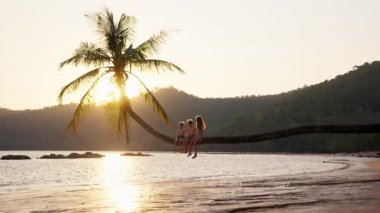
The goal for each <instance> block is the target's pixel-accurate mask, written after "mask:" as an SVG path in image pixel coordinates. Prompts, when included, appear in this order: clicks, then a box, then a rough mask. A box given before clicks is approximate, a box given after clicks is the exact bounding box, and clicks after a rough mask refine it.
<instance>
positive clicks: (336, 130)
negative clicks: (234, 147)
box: [201, 124, 380, 144]
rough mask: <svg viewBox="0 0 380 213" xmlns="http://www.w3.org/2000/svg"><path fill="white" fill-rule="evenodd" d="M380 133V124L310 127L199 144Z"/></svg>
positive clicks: (218, 139)
mask: <svg viewBox="0 0 380 213" xmlns="http://www.w3.org/2000/svg"><path fill="white" fill-rule="evenodd" d="M370 133H380V124H365V125H310V126H299V127H294V128H290V129H284V130H279V131H274V132H266V133H260V134H253V135H244V136H235V137H205V138H204V139H203V140H202V143H201V144H234V143H256V142H261V141H267V140H273V139H279V138H287V137H291V136H296V135H305V134H370Z"/></svg>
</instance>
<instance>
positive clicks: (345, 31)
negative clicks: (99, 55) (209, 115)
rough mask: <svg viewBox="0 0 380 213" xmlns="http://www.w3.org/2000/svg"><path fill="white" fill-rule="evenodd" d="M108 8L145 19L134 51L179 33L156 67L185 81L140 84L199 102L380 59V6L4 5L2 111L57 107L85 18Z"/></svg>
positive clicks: (87, 35) (342, 1)
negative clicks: (178, 70) (164, 63)
mask: <svg viewBox="0 0 380 213" xmlns="http://www.w3.org/2000/svg"><path fill="white" fill-rule="evenodd" d="M106 7H107V8H109V9H110V10H112V11H113V12H114V13H115V14H116V15H120V14H121V13H126V14H128V15H134V16H136V18H137V19H138V23H137V36H136V40H137V42H139V41H143V40H145V39H147V38H148V37H149V36H150V35H152V34H154V33H157V32H158V31H160V30H161V29H164V30H179V31H174V32H173V33H172V34H171V35H170V37H169V39H168V42H167V44H166V45H165V46H164V47H163V49H162V52H161V54H160V55H159V56H158V57H157V58H161V59H165V60H169V61H172V62H174V63H175V64H177V65H179V66H180V67H182V68H183V69H184V70H185V71H186V74H184V75H180V74H163V75H160V76H156V75H154V76H143V78H144V79H145V80H146V81H147V84H148V86H150V87H151V88H153V87H156V86H158V87H166V86H174V87H176V88H178V89H180V90H183V91H185V92H187V93H191V94H194V95H197V96H200V97H231V96H240V95H264V94H276V93H280V92H285V91H288V90H292V89H295V88H298V87H302V86H303V85H310V84H314V83H318V82H321V81H324V80H325V79H331V78H333V77H334V76H336V75H338V74H343V73H345V72H347V71H349V70H351V69H352V67H353V66H354V65H360V64H362V63H364V62H366V61H374V60H378V59H379V58H380V13H379V11H380V1H378V0H373V1H370V0H356V1H351V0H314V1H308V0H261V1H259V0H257V1H256V0H246V1H243V0H228V1H222V0H215V1H211V0H193V1H190V0H188V1H180V0H164V1H158V0H152V1H143V0H135V1H131V0H120V1H116V0H115V1H100V0H81V1H79V0H61V1H58V0H56V1H51V0H33V1H28V0H24V1H21V0H12V1H6V0H0V14H1V19H0V26H1V28H0V35H1V39H0V58H1V69H0V73H1V77H0V107H6V108H11V109H26V108H41V107H44V106H49V105H55V104H57V102H56V96H57V94H58V91H59V89H60V88H61V87H62V86H64V85H65V84H67V83H68V82H69V81H70V80H73V79H74V78H75V77H77V76H79V75H80V74H81V73H83V71H84V69H73V68H67V69H63V70H61V71H59V70H58V64H59V63H60V62H61V61H63V60H65V59H67V58H69V57H70V56H71V54H72V52H73V51H74V49H75V48H77V47H78V45H79V43H80V42H81V41H96V40H97V36H96V34H95V33H94V25H93V24H91V22H90V21H89V20H88V19H87V18H85V16H84V15H85V14H91V13H94V12H98V11H101V10H102V9H104V8H106Z"/></svg>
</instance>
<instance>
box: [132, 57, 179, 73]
mask: <svg viewBox="0 0 380 213" xmlns="http://www.w3.org/2000/svg"><path fill="white" fill-rule="evenodd" d="M131 63H132V66H133V68H136V69H137V70H140V71H141V72H147V71H153V70H155V71H157V72H158V73H159V72H160V71H164V72H165V71H178V72H180V73H185V71H183V70H182V69H181V68H180V67H178V66H177V65H175V64H173V63H171V62H168V61H164V60H159V59H145V60H136V61H131Z"/></svg>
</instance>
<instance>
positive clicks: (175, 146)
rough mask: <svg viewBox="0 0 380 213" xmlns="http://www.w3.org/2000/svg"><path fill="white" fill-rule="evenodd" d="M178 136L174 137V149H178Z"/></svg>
mask: <svg viewBox="0 0 380 213" xmlns="http://www.w3.org/2000/svg"><path fill="white" fill-rule="evenodd" d="M177 144H178V138H176V139H174V151H173V152H175V151H177Z"/></svg>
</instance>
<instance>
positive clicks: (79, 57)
mask: <svg viewBox="0 0 380 213" xmlns="http://www.w3.org/2000/svg"><path fill="white" fill-rule="evenodd" d="M110 61H111V58H110V57H109V56H108V55H107V52H106V50H104V49H102V48H98V47H97V46H96V45H95V44H93V43H88V42H82V43H81V44H80V46H79V48H77V49H76V50H75V52H74V54H73V56H72V57H71V58H69V59H67V60H65V61H63V62H62V63H60V65H59V68H62V67H63V66H65V65H69V64H72V65H74V66H78V65H93V66H102V65H104V64H106V63H109V62H110Z"/></svg>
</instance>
